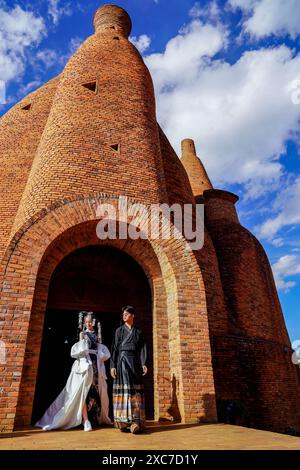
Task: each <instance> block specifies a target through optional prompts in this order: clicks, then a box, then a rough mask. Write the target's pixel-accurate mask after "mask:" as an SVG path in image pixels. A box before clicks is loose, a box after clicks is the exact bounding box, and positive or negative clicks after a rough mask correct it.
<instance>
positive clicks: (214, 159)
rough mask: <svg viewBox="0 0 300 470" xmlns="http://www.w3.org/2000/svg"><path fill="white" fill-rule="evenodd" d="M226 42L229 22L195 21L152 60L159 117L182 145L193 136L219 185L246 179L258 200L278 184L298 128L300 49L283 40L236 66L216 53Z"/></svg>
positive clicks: (251, 53)
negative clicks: (294, 92) (294, 88)
mask: <svg viewBox="0 0 300 470" xmlns="http://www.w3.org/2000/svg"><path fill="white" fill-rule="evenodd" d="M227 41H228V35H227V31H226V29H225V28H224V27H222V25H220V24H217V25H212V24H210V23H203V22H201V21H199V20H194V21H192V22H191V23H190V24H189V25H187V26H186V27H185V28H184V29H182V30H181V31H180V33H179V34H178V35H177V36H176V37H174V38H173V39H171V40H170V41H169V42H168V44H167V45H166V48H165V51H164V52H163V53H159V54H151V55H149V56H148V57H146V58H145V61H146V64H147V65H148V67H149V69H150V71H151V73H152V76H153V79H154V84H155V89H156V97H157V106H158V119H159V121H160V123H161V124H162V126H163V128H164V130H165V132H166V134H167V135H168V137H169V138H170V140H171V142H172V144H173V146H174V147H175V149H176V150H177V151H178V152H179V150H180V140H181V139H183V138H186V137H191V138H193V139H194V140H195V141H196V144H197V147H198V152H199V154H200V156H201V158H202V159H203V162H204V164H205V166H206V168H207V170H208V173H209V175H210V176H211V178H212V180H213V182H214V183H215V184H216V185H220V186H221V185H225V184H226V183H229V184H233V183H242V184H244V185H245V186H246V189H247V195H248V197H252V198H255V197H258V196H260V195H262V194H263V193H264V192H267V191H270V190H275V189H277V188H278V184H279V181H280V178H281V177H282V175H283V167H282V165H281V164H280V162H279V157H280V155H281V154H282V153H284V151H285V142H286V140H287V139H288V138H290V137H291V135H293V136H294V137H295V138H297V134H299V122H298V121H299V118H300V106H296V105H294V104H293V103H292V99H291V90H290V89H289V86H290V83H291V82H293V81H294V80H295V79H296V78H297V77H298V76H299V70H300V55H294V52H293V51H292V50H290V49H289V48H288V47H287V46H284V45H282V46H279V47H274V48H266V49H260V50H253V51H247V52H245V53H244V54H243V56H242V57H241V58H240V59H239V60H238V61H237V62H235V63H233V64H230V63H227V62H226V61H224V60H218V59H216V58H215V57H214V56H215V55H216V54H217V53H218V52H220V51H222V50H223V49H224V48H226V46H227Z"/></svg>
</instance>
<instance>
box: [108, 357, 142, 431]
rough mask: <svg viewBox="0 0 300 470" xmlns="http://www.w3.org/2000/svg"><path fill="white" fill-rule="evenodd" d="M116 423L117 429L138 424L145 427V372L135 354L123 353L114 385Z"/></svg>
mask: <svg viewBox="0 0 300 470" xmlns="http://www.w3.org/2000/svg"><path fill="white" fill-rule="evenodd" d="M113 410H114V421H115V425H116V426H117V427H119V428H120V427H122V426H124V425H126V424H127V425H128V426H129V425H131V424H132V423H136V424H138V425H139V426H140V427H141V428H143V427H144V426H145V397H144V386H143V370H142V366H141V363H140V359H139V357H138V356H137V355H136V354H135V353H133V352H132V353H131V352H129V351H126V352H125V351H122V352H121V353H120V356H119V360H118V364H117V377H116V379H115V380H114V384H113Z"/></svg>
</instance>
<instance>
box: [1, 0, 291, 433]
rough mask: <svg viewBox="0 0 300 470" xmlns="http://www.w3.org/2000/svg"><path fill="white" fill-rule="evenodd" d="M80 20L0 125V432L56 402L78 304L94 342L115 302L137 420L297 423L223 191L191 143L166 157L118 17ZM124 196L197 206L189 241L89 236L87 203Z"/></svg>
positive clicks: (112, 316)
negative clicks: (144, 367)
mask: <svg viewBox="0 0 300 470" xmlns="http://www.w3.org/2000/svg"><path fill="white" fill-rule="evenodd" d="M94 25H95V34H93V35H92V36H91V37H89V38H88V39H87V40H86V41H85V42H84V44H83V45H82V46H81V47H80V48H79V49H78V51H77V52H76V53H75V54H74V55H73V57H72V58H71V59H70V60H69V62H68V63H67V65H66V67H65V69H64V71H63V72H62V74H61V75H60V76H58V77H56V78H54V79H53V80H51V81H50V82H48V83H47V84H45V85H44V86H42V87H41V88H40V89H38V90H36V91H35V92H33V93H31V94H30V95H28V96H27V97H26V98H24V99H23V100H22V101H21V102H20V103H18V104H17V105H16V106H14V107H13V108H12V109H11V110H10V111H9V112H7V113H6V114H5V115H4V116H3V117H2V118H1V120H0V149H1V150H0V161H1V175H0V191H1V200H0V216H1V225H0V262H1V265H0V324H1V337H0V339H1V340H2V341H3V342H4V344H5V347H6V361H5V363H2V364H0V371H1V379H0V430H1V431H9V430H12V429H16V427H18V426H19V425H29V424H30V423H34V422H35V420H36V419H37V418H38V417H40V415H41V414H42V412H43V411H44V410H45V408H46V407H47V406H48V405H49V404H50V403H51V401H52V400H53V399H54V398H55V397H56V395H57V394H58V392H59V391H60V389H61V387H62V386H63V385H64V383H65V380H66V377H67V375H68V373H69V370H70V358H69V351H70V345H71V343H72V341H75V338H76V328H77V314H78V312H79V311H80V310H83V309H84V310H93V311H94V312H95V314H96V315H97V317H98V318H99V319H100V320H101V322H102V328H103V336H104V342H105V343H106V344H108V345H109V343H110V341H111V338H112V333H113V331H114V329H115V328H116V327H117V326H118V325H119V320H120V309H121V306H122V305H124V304H126V303H130V304H133V305H134V306H135V307H136V310H137V312H138V315H137V317H138V318H137V320H138V322H139V324H140V325H141V327H142V328H143V330H144V332H145V335H146V338H147V343H148V347H149V352H150V358H151V367H150V371H149V375H148V376H147V379H146V394H147V397H146V398H147V416H148V418H149V419H155V420H159V419H160V420H163V419H166V420H177V421H181V422H184V423H197V422H216V421H217V420H220V421H223V420H231V421H232V422H235V423H237V424H242V425H245V426H251V427H258V428H263V429H269V430H276V431H280V432H299V431H300V406H299V393H300V376H299V369H298V368H297V367H296V366H295V365H294V364H293V363H292V361H291V355H292V349H291V344H290V340H289V337H288V333H287V330H286V327H285V322H284V318H283V315H282V311H281V307H280V302H279V299H278V295H277V291H276V287H275V284H274V279H273V275H272V271H271V268H270V264H269V261H268V259H267V256H266V254H265V252H264V250H263V248H262V246H261V245H260V243H259V242H258V241H257V240H256V238H255V237H254V236H253V235H252V234H251V233H250V232H249V231H248V230H246V229H245V228H244V227H242V226H241V225H240V223H239V219H238V215H237V212H236V209H235V203H236V202H237V200H238V197H237V196H235V195H234V194H232V193H229V192H226V191H223V190H218V189H214V188H213V187H212V184H211V182H210V180H209V177H208V175H207V173H206V171H205V169H204V167H203V165H202V163H201V161H200V159H199V158H198V157H197V155H196V151H195V147H194V143H193V141H192V140H189V139H187V140H184V141H183V143H182V158H181V160H180V159H179V158H178V156H177V155H176V153H175V152H174V150H173V148H172V146H171V145H170V143H169V141H168V139H167V137H166V136H165V135H164V133H163V131H162V130H161V129H160V127H159V125H158V123H157V120H156V111H155V99H154V91H153V84H152V80H151V77H150V74H149V71H148V70H147V67H146V66H145V64H144V62H143V60H142V58H141V56H140V54H139V52H138V51H137V49H136V48H135V47H134V45H133V44H132V43H131V42H129V41H128V36H129V34H130V31H131V20H130V18H129V16H128V14H127V13H126V12H125V11H124V10H123V9H121V8H119V7H117V6H112V5H106V6H104V7H102V8H100V9H99V10H98V11H97V12H96V14H95V18H94ZM124 196H126V197H127V198H128V200H129V201H130V202H131V203H142V204H144V205H145V206H146V207H150V205H152V204H164V203H165V204H168V205H172V204H175V203H177V204H179V205H180V206H182V207H183V205H184V204H189V205H190V206H191V207H192V208H193V210H194V209H195V205H196V203H202V204H204V207H205V219H204V220H205V236H204V246H203V248H202V249H199V250H188V249H186V241H185V240H184V238H183V236H182V237H175V236H174V233H173V236H172V237H171V238H169V239H163V238H158V239H151V238H148V239H142V238H140V239H122V238H121V237H116V238H115V239H106V240H102V239H99V237H98V236H97V233H96V228H97V224H98V222H99V217H98V216H97V207H98V205H99V204H112V205H113V206H116V204H118V203H119V201H120V198H121V197H124ZM122 223H123V222H122V221H121V220H118V230H120V227H121V225H122ZM173 228H174V227H173ZM174 232H175V229H174ZM2 344H3V343H2ZM58 358H59V364H58ZM110 386H111V384H110Z"/></svg>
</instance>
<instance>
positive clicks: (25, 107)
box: [21, 103, 32, 111]
mask: <svg viewBox="0 0 300 470" xmlns="http://www.w3.org/2000/svg"><path fill="white" fill-rule="evenodd" d="M31 106H32V105H31V103H29V104H26V105H25V106H22V108H21V109H22V110H23V111H30V109H31Z"/></svg>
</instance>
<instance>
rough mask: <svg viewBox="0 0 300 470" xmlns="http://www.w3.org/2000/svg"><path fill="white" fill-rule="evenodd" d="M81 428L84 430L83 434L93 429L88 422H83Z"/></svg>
mask: <svg viewBox="0 0 300 470" xmlns="http://www.w3.org/2000/svg"><path fill="white" fill-rule="evenodd" d="M83 428H84V429H83V430H84V431H85V432H89V431H92V429H93V428H92V425H91V423H90V422H89V421H88V420H87V421H85V422H84V426H83Z"/></svg>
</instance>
